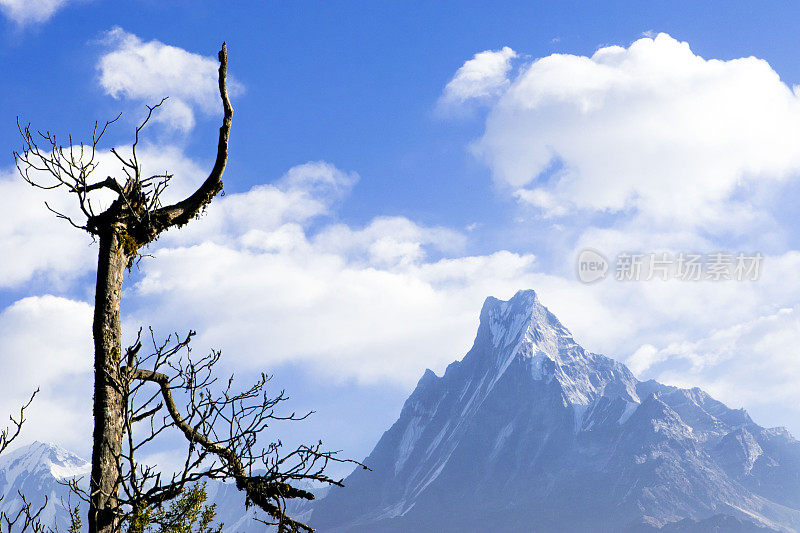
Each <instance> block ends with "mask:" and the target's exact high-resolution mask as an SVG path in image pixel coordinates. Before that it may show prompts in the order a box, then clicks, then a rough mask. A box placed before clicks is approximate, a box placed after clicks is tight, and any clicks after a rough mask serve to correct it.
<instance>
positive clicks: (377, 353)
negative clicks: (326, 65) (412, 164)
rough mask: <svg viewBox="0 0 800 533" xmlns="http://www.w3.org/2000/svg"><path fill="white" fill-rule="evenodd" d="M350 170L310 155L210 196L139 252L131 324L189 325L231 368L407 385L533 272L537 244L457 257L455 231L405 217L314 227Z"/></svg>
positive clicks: (441, 360) (442, 359) (444, 359)
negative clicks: (251, 184) (296, 369)
mask: <svg viewBox="0 0 800 533" xmlns="http://www.w3.org/2000/svg"><path fill="white" fill-rule="evenodd" d="M354 181H355V175H353V174H350V173H345V172H342V171H340V170H338V169H336V168H335V167H333V166H332V165H330V164H327V163H322V162H316V163H308V164H305V165H300V166H298V167H294V168H293V169H290V170H289V171H288V172H287V174H286V175H285V176H284V177H283V178H281V179H279V180H278V181H276V182H275V184H273V185H262V186H258V187H255V188H253V189H251V190H250V191H248V192H246V193H241V194H230V195H228V196H226V197H225V198H221V199H219V200H218V201H215V202H214V203H213V204H212V205H211V206H210V207H209V210H208V213H207V216H206V217H204V218H203V219H201V220H199V221H196V222H195V223H193V224H192V225H190V226H189V227H187V228H186V231H183V230H182V231H181V232H178V233H177V234H176V235H175V236H174V237H173V238H172V240H164V241H163V242H162V243H161V244H160V246H159V248H158V249H156V250H155V252H154V254H155V260H153V261H150V262H145V263H143V269H144V270H143V277H142V279H141V280H140V281H139V282H138V283H137V285H136V287H135V290H134V291H133V292H132V293H131V294H130V296H131V297H132V298H133V301H134V302H138V304H137V303H134V306H133V307H134V308H135V309H138V310H137V311H134V312H133V314H132V316H131V317H129V321H130V323H132V324H142V323H144V324H146V323H152V324H157V325H159V327H161V328H166V330H165V331H172V330H173V329H178V330H181V329H188V328H193V329H196V330H198V332H199V336H198V344H200V345H202V346H204V347H206V348H208V347H221V348H224V350H225V353H226V354H227V357H228V358H229V360H231V361H234V362H235V365H234V366H237V367H239V368H251V369H263V368H270V367H273V366H275V365H277V364H281V363H285V362H302V363H304V364H307V365H308V366H309V367H311V368H315V369H317V370H318V371H322V372H325V373H327V374H329V375H331V376H334V377H335V378H337V379H351V378H356V379H359V380H362V381H365V382H374V381H380V380H389V381H400V382H402V383H411V382H413V381H414V380H416V379H417V378H418V377H419V374H420V372H421V370H422V369H424V368H425V367H426V366H431V367H435V368H439V369H441V367H443V365H444V364H446V363H448V362H450V361H452V360H453V359H454V358H456V357H458V356H459V355H460V354H461V353H463V351H464V350H465V349H466V348H467V347H468V346H467V345H468V342H469V339H470V338H471V336H472V335H473V334H474V331H473V330H474V327H475V324H476V320H477V312H478V309H479V308H480V304H481V301H482V300H483V298H484V297H485V296H486V295H487V294H501V295H504V296H510V295H511V294H513V293H514V291H516V290H517V289H518V288H519V287H520V286H526V285H527V284H529V283H532V282H533V278H532V276H531V271H532V266H533V264H534V258H533V256H530V255H519V254H513V253H509V252H497V253H495V254H490V255H485V256H464V255H463V252H462V251H461V248H462V246H463V243H464V238H463V236H462V235H460V234H459V233H457V232H455V231H453V230H450V229H447V228H440V227H428V226H422V225H419V224H417V223H415V222H413V221H411V220H408V219H406V218H403V217H377V218H375V219H374V220H372V221H370V222H369V223H368V224H366V225H365V226H363V227H358V228H353V227H350V226H347V225H344V224H335V223H333V224H332V223H327V224H320V225H319V227H318V228H316V229H313V230H312V229H311V227H310V226H309V224H308V222H309V221H310V220H311V219H313V218H316V217H319V216H322V215H325V214H329V209H330V206H331V205H332V202H335V201H336V200H337V199H338V198H340V197H341V194H343V190H346V189H347V188H349V187H350V186H351V185H352V183H353V182H354ZM459 252H462V253H459ZM443 254H450V255H453V256H454V257H452V258H446V259H441V258H439V259H436V258H435V257H433V256H437V255H438V256H441V255H443ZM187 272H190V274H187ZM520 284H523V285H520Z"/></svg>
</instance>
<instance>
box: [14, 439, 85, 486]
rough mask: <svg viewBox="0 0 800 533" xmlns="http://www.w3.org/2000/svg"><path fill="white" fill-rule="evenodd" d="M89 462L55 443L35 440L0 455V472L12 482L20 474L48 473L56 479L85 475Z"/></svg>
mask: <svg viewBox="0 0 800 533" xmlns="http://www.w3.org/2000/svg"><path fill="white" fill-rule="evenodd" d="M90 470H91V464H90V463H89V462H88V461H86V460H85V459H83V458H81V457H79V456H77V455H75V454H74V453H72V452H70V451H68V450H66V449H64V448H62V447H61V446H58V445H57V444H52V443H47V442H39V441H35V442H33V443H31V444H29V445H27V446H22V447H20V448H17V449H15V450H12V451H10V452H7V453H5V454H3V455H2V456H0V472H2V473H3V475H4V476H5V481H6V483H9V484H13V483H14V481H15V480H16V479H17V477H18V476H19V475H20V474H23V473H24V474H26V475H30V474H38V473H49V474H50V475H52V476H53V477H54V478H55V479H57V480H63V479H66V478H71V477H78V476H83V475H87V474H88V473H89V471H90Z"/></svg>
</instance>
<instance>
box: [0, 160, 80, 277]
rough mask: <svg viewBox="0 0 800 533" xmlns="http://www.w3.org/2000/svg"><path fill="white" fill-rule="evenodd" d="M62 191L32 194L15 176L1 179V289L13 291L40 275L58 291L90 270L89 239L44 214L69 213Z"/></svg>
mask: <svg viewBox="0 0 800 533" xmlns="http://www.w3.org/2000/svg"><path fill="white" fill-rule="evenodd" d="M70 200H71V199H70V198H67V197H66V195H65V194H63V193H62V192H61V191H54V192H53V191H43V190H41V189H34V188H33V187H31V186H30V185H28V184H27V183H25V182H24V181H23V180H22V178H20V177H19V176H17V175H16V174H9V175H6V176H0V210H2V212H3V213H4V219H5V221H4V223H3V224H2V225H0V257H2V258H3V260H2V261H0V288H3V287H17V286H19V285H21V284H23V283H26V282H28V281H30V280H31V279H32V278H34V277H36V276H39V275H43V276H45V277H46V279H47V281H48V282H49V283H51V284H55V285H57V286H60V287H61V286H63V285H64V283H65V282H68V281H70V280H72V279H74V277H75V276H78V275H80V273H82V272H85V271H86V270H87V269H90V268H92V265H93V263H94V258H93V257H92V256H93V253H92V251H91V249H90V248H89V244H90V242H91V239H90V238H89V236H88V235H87V234H84V233H82V232H80V231H79V230H76V229H75V228H73V227H72V226H70V225H69V224H68V223H67V222H65V221H63V220H58V219H56V217H55V215H53V213H51V212H50V211H48V210H47V208H46V207H45V206H44V202H45V201H47V202H48V203H49V204H50V206H51V207H53V209H57V210H59V211H62V212H68V211H69V208H70V207H71V203H70Z"/></svg>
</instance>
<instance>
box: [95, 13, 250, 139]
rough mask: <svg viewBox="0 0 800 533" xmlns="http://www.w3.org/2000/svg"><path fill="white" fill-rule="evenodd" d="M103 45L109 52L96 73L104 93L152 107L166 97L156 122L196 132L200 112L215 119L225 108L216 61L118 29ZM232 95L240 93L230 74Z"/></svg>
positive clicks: (240, 88)
mask: <svg viewBox="0 0 800 533" xmlns="http://www.w3.org/2000/svg"><path fill="white" fill-rule="evenodd" d="M104 43H105V44H106V45H107V46H108V47H109V48H110V50H109V51H108V52H106V53H105V54H103V56H102V57H101V58H100V60H99V62H98V65H97V70H98V72H99V75H100V86H101V87H102V88H103V90H104V91H105V92H106V94H109V95H111V96H113V97H114V98H126V99H130V100H134V101H136V102H140V103H144V104H149V105H153V104H156V103H158V102H159V101H160V100H161V99H162V98H164V97H165V96H168V97H169V100H168V101H167V102H166V103H165V104H164V105H163V107H162V109H160V110H159V111H158V113H156V114H155V115H154V120H157V121H160V122H163V123H165V124H166V125H168V126H169V127H172V128H174V129H177V130H182V131H188V130H191V129H192V128H193V127H194V124H195V113H196V112H197V111H200V112H201V113H203V114H206V115H212V114H215V113H217V112H219V110H220V109H221V105H220V103H219V88H218V85H217V79H218V75H217V69H218V68H219V63H218V61H217V59H216V58H215V57H208V56H202V55H199V54H193V53H191V52H187V51H186V50H184V49H182V48H178V47H176V46H170V45H167V44H164V43H162V42H160V41H157V40H152V41H147V42H145V41H142V40H141V39H140V38H139V37H137V36H136V35H134V34H132V33H128V32H126V31H124V30H123V29H122V28H119V27H115V28H113V29H112V30H110V31H108V32H107V33H106V38H105V40H104ZM228 90H229V92H230V93H231V94H232V95H235V94H236V93H238V92H241V90H242V86H241V84H239V83H238V82H237V81H236V80H235V79H234V78H233V77H232V76H231V75H230V74H228Z"/></svg>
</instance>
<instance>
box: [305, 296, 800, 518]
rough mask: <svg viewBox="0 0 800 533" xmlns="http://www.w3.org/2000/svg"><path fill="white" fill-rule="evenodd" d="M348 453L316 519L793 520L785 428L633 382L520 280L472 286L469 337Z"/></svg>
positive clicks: (793, 456) (792, 467)
mask: <svg viewBox="0 0 800 533" xmlns="http://www.w3.org/2000/svg"><path fill="white" fill-rule="evenodd" d="M364 462H365V464H367V465H368V466H369V467H370V468H372V470H373V471H372V472H367V471H363V470H356V471H355V472H353V474H351V475H350V476H349V477H348V478H347V480H346V481H345V488H343V489H334V490H332V491H331V492H330V494H329V495H328V496H327V497H326V498H324V499H323V500H321V501H320V502H318V503H317V504H316V505H315V506H314V507H313V511H312V514H311V518H310V523H311V524H312V525H314V526H316V527H318V528H319V529H320V531H326V532H334V531H336V532H367V531H369V532H390V531H398V532H399V531H417V532H422V533H424V532H431V533H433V532H437V533H438V532H449V531H453V532H455V531H458V532H468V531H475V532H478V531H481V532H482V531H493V532H501V531H514V532H516V531H520V532H523V531H524V532H529V531H543V532H570V531H574V532H588V531H591V532H602V531H608V532H611V531H614V532H617V531H626V530H628V531H637V532H638V531H655V530H657V529H658V528H662V527H664V529H665V530H668V531H705V530H709V531H718V530H720V529H719V527H724V529H725V530H726V531H765V530H767V531H768V530H781V531H800V443H798V442H797V441H795V440H794V439H793V438H792V437H791V436H790V435H789V433H788V432H787V431H786V430H785V429H780V428H773V429H765V428H763V427H761V426H759V425H757V424H755V423H754V422H753V421H752V420H751V419H750V417H749V416H748V415H747V413H746V412H745V411H744V410H735V409H729V408H728V407H726V406H725V405H724V404H722V403H721V402H719V401H717V400H714V399H713V398H711V397H710V396H709V395H708V394H706V393H704V392H703V391H701V390H700V389H696V388H695V389H679V388H675V387H670V386H666V385H662V384H660V383H657V382H655V381H647V382H640V381H639V380H637V379H636V378H635V377H634V376H633V374H632V373H631V372H630V371H629V370H628V368H627V367H625V365H623V364H621V363H618V362H616V361H614V360H613V359H610V358H608V357H605V356H603V355H599V354H594V353H591V352H587V351H586V350H585V349H584V348H582V347H581V346H580V345H579V344H578V343H577V342H575V340H574V338H573V337H572V335H571V334H570V332H569V330H567V329H566V328H565V327H564V326H563V325H562V324H561V323H560V322H559V321H558V319H557V318H556V317H555V316H554V315H553V314H552V313H550V312H549V311H548V310H547V308H546V307H544V306H543V305H542V303H541V302H540V301H539V299H538V297H537V295H536V294H535V293H534V291H530V290H529V291H520V292H518V293H517V294H516V295H515V296H514V297H513V298H511V299H510V300H508V301H501V300H498V299H495V298H488V299H487V300H486V302H485V303H484V305H483V309H482V310H481V318H480V326H479V328H478V333H477V336H476V338H475V342H474V344H473V346H472V348H471V349H470V351H469V352H468V353H467V354H466V356H465V357H464V358H463V359H462V360H461V361H458V362H454V363H452V364H450V365H449V366H448V367H447V370H446V371H445V373H444V375H443V376H442V377H438V376H437V375H436V374H435V373H433V372H432V371H430V370H427V371H426V372H425V373H424V375H423V376H422V378H421V379H420V381H419V383H418V384H417V387H416V389H415V390H414V392H413V393H412V394H411V396H410V397H409V398H408V399H407V400H406V402H405V405H404V406H403V409H402V411H401V413H400V417H399V419H398V420H397V422H395V424H394V425H393V426H392V427H391V428H390V429H389V430H388V431H386V432H385V433H384V434H383V436H382V437H381V439H380V441H379V442H378V444H377V445H376V446H375V448H374V450H373V451H372V453H371V454H370V455H369V457H367V458H366V459H365V460H364ZM720 524H724V526H720ZM704 528H705V529H704ZM715 528H716V529H715Z"/></svg>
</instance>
